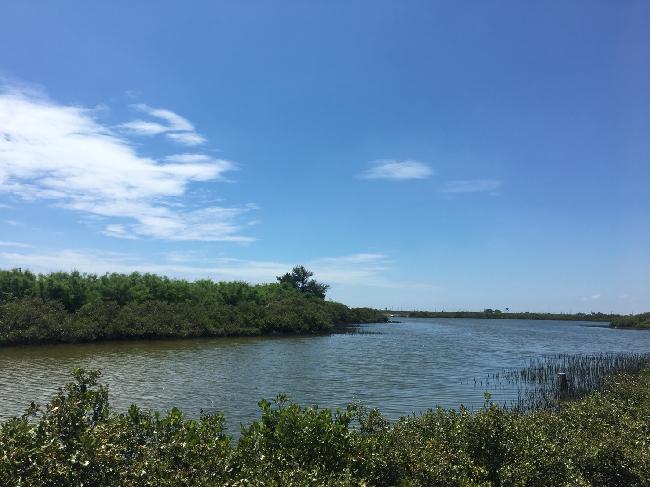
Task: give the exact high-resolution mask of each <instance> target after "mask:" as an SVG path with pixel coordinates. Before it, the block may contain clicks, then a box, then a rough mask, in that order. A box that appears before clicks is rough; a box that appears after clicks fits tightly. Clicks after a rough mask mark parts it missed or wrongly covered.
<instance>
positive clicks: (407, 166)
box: [359, 159, 434, 181]
mask: <svg viewBox="0 0 650 487" xmlns="http://www.w3.org/2000/svg"><path fill="white" fill-rule="evenodd" d="M371 164H372V167H371V168H370V169H367V170H366V171H363V172H362V173H361V174H359V177H360V178H362V179H389V180H393V181H405V180H409V179H426V178H428V177H431V176H432V175H433V174H434V172H433V169H431V167H429V166H428V165H427V164H425V163H423V162H419V161H412V160H405V161H397V160H394V159H382V160H378V161H373V162H372V163H371Z"/></svg>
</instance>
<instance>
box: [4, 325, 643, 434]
mask: <svg viewBox="0 0 650 487" xmlns="http://www.w3.org/2000/svg"><path fill="white" fill-rule="evenodd" d="M585 325H591V324H589V323H577V322H559V321H555V322H542V321H520V320H467V319H403V320H402V322H401V323H391V324H381V325H365V326H363V327H361V331H364V330H365V331H371V332H373V333H356V334H355V333H352V334H349V333H348V334H336V335H330V336H317V337H275V338H227V339H192V340H173V341H147V342H106V343H94V344H81V345H56V346H39V347H15V348H2V349H0V417H4V418H6V417H9V416H12V415H16V414H20V413H21V412H22V411H23V410H24V408H25V407H26V406H27V405H28V404H29V403H30V401H32V400H38V401H40V402H44V401H45V400H46V399H47V397H49V396H50V395H51V394H52V393H53V392H54V391H55V390H56V388H57V387H58V386H60V385H62V384H63V383H65V382H66V381H67V380H68V377H69V376H68V371H69V370H70V369H72V368H74V367H86V368H100V369H102V371H103V381H105V382H106V383H108V384H109V386H110V393H111V403H112V405H113V407H114V408H116V409H118V410H124V409H125V408H126V407H128V405H129V404H131V403H137V404H139V405H140V406H143V407H146V408H153V409H160V410H166V409H169V408H171V407H173V406H177V407H180V408H181V409H183V410H184V411H185V412H187V413H188V414H190V415H195V416H196V415H198V414H199V413H200V411H201V410H205V411H214V410H220V411H223V412H224V413H225V414H226V418H227V420H228V424H229V426H230V428H231V429H237V428H238V424H239V423H240V422H244V423H248V422H250V421H251V420H252V419H254V418H256V417H257V416H258V409H257V401H259V399H261V398H272V397H275V395H276V394H277V393H280V392H282V393H286V394H288V395H289V396H290V397H291V398H293V399H294V400H295V401H297V402H299V403H301V404H318V405H320V406H323V407H325V406H327V407H337V406H344V405H345V404H347V403H349V402H351V401H353V400H359V401H362V402H364V403H366V404H367V405H368V406H371V407H379V408H380V409H381V410H382V412H384V413H385V414H386V415H387V416H388V417H390V418H398V417H399V416H403V415H407V414H410V413H412V412H418V411H423V410H426V409H428V408H430V407H434V406H436V405H440V406H443V407H458V406H459V405H460V404H461V403H464V404H465V405H468V406H470V407H480V405H482V403H483V394H482V390H481V388H480V387H478V388H477V387H475V386H474V383H473V378H474V377H485V376H486V375H487V374H488V373H493V372H496V371H499V370H501V369H503V368H511V367H518V366H523V365H525V364H526V363H527V361H528V360H529V359H530V358H531V357H534V356H537V355H539V354H543V353H591V352H616V351H648V350H650V332H645V331H632V330H613V329H609V328H604V327H594V326H585ZM511 394H512V392H511V391H508V390H498V391H496V393H495V395H494V399H495V400H496V401H498V402H504V401H507V400H508V399H509V397H510V395H511Z"/></svg>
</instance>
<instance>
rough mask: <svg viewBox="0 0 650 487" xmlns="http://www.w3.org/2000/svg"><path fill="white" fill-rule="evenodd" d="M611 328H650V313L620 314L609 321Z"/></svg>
mask: <svg viewBox="0 0 650 487" xmlns="http://www.w3.org/2000/svg"><path fill="white" fill-rule="evenodd" d="M610 326H611V327H612V328H637V329H650V313H640V314H638V315H628V316H620V317H618V318H616V319H613V320H612V322H611V323H610Z"/></svg>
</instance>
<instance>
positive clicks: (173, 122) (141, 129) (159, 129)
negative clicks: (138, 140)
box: [119, 103, 206, 146]
mask: <svg viewBox="0 0 650 487" xmlns="http://www.w3.org/2000/svg"><path fill="white" fill-rule="evenodd" d="M133 107H134V108H135V109H137V110H139V111H140V112H142V113H145V114H147V115H149V116H150V117H153V118H157V119H159V120H162V121H164V122H165V123H164V124H162V123H159V122H151V121H147V120H140V119H138V120H132V121H130V122H126V123H123V124H121V125H119V128H121V129H124V130H126V131H127V132H129V133H132V134H137V135H159V134H165V137H167V138H168V139H170V140H172V141H174V142H177V143H179V144H183V145H187V146H196V145H201V144H204V143H205V142H206V139H205V137H203V136H202V135H199V134H198V133H196V130H195V128H194V125H192V123H191V122H190V121H189V120H187V119H186V118H184V117H181V116H180V115H178V114H177V113H174V112H172V111H171V110H166V109H164V108H152V107H150V106H148V105H145V104H142V103H140V104H138V105H133Z"/></svg>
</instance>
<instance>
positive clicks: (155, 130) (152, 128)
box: [120, 120, 169, 135]
mask: <svg viewBox="0 0 650 487" xmlns="http://www.w3.org/2000/svg"><path fill="white" fill-rule="evenodd" d="M120 127H121V128H124V129H127V130H128V131H130V132H133V133H135V134H139V135H157V134H164V133H165V132H167V131H168V130H169V129H168V128H167V127H165V126H164V125H161V124H159V123H156V122H147V121H146V120H133V121H131V122H127V123H123V124H120Z"/></svg>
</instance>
